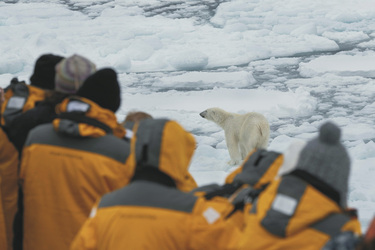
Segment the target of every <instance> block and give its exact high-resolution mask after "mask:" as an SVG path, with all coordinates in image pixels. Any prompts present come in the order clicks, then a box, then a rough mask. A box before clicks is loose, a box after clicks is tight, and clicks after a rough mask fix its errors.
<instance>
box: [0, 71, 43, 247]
mask: <svg viewBox="0 0 375 250" xmlns="http://www.w3.org/2000/svg"><path fill="white" fill-rule="evenodd" d="M4 97H5V100H4V102H3V103H2V105H1V112H0V114H1V119H0V123H1V128H0V138H1V142H0V178H1V184H0V192H1V195H0V198H1V204H0V206H2V216H3V217H4V220H3V221H2V222H0V227H2V228H4V233H5V239H6V240H5V241H4V244H6V245H7V247H6V248H1V249H12V241H13V220H14V217H15V214H16V212H17V199H18V167H19V154H18V151H17V150H16V148H15V147H14V145H13V143H12V142H10V141H9V139H8V136H7V134H6V131H5V130H6V128H7V127H9V126H11V123H12V121H13V119H14V118H15V117H17V116H18V115H21V114H22V113H23V112H26V111H27V110H30V109H32V108H33V107H35V103H36V102H38V101H41V100H43V99H44V98H45V91H44V90H42V89H40V88H37V87H34V86H30V85H27V84H26V83H25V82H18V80H17V79H16V78H14V79H13V80H12V82H11V84H10V85H9V86H8V87H7V88H6V90H5V96H4Z"/></svg>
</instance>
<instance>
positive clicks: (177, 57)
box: [0, 0, 375, 230]
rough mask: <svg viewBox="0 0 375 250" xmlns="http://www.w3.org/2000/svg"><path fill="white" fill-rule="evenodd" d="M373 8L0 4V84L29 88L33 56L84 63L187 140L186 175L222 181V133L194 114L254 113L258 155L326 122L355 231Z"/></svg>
mask: <svg viewBox="0 0 375 250" xmlns="http://www.w3.org/2000/svg"><path fill="white" fill-rule="evenodd" d="M374 20H375V2H374V1H373V0H361V1H359V0H330V1H327V0H304V1H300V0H232V1H223V0H187V1H177V0H168V1H163V0H147V1H141V0H126V1H125V0H124V1H120V0H101V1H87V0H60V1H47V0H39V1H38V0H29V1H26V0H19V1H17V0H13V1H12V0H5V1H4V0H3V1H1V2H0V39H1V40H0V41H1V42H0V55H1V60H0V87H5V86H7V85H8V83H9V81H10V79H11V78H12V77H13V76H18V77H19V79H21V80H26V81H27V82H28V81H29V77H30V75H31V73H32V70H33V65H34V62H35V60H36V58H38V57H39V56H40V55H41V54H43V53H54V54H59V55H62V56H70V55H72V54H74V53H78V54H81V55H83V56H86V57H88V58H89V59H91V60H92V61H93V62H95V63H96V64H97V66H98V68H102V67H113V68H115V69H116V71H117V72H118V73H119V79H120V81H121V85H122V98H123V101H122V105H121V108H120V110H119V111H118V112H117V114H116V115H117V116H118V119H119V121H122V120H123V119H124V116H125V115H126V113H127V112H129V111H131V110H142V111H145V112H148V113H150V114H151V115H153V116H154V117H167V118H170V119H174V120H177V121H178V122H179V123H180V124H181V125H183V126H184V127H185V128H186V129H187V130H188V131H190V132H192V133H193V134H194V135H195V137H196V140H197V149H196V153H195V155H194V158H193V161H192V164H191V167H190V170H191V172H192V174H193V175H194V177H195V178H196V180H197V182H198V183H199V184H200V185H203V184H207V183H212V182H216V183H223V180H224V178H225V176H226V175H227V174H228V173H229V172H230V171H232V170H233V169H234V167H232V166H229V165H227V162H228V161H229V154H228V152H227V150H226V145H225V140H224V133H223V131H222V130H221V129H220V128H219V127H218V126H216V125H215V124H214V123H212V122H209V121H207V120H204V119H203V118H201V117H200V116H199V113H200V112H201V111H203V110H205V109H206V108H210V107H220V108H223V109H225V110H227V111H231V112H236V113H245V112H250V111H257V112H261V113H263V114H264V115H265V116H266V117H267V118H268V119H269V122H270V124H271V137H270V143H269V149H270V150H275V151H279V152H283V151H284V150H285V149H286V148H287V147H288V146H289V144H290V143H291V142H292V141H293V140H296V139H303V140H308V139H311V138H312V137H314V136H316V135H317V131H318V128H319V126H320V125H321V124H322V123H323V122H325V121H327V120H331V121H334V122H335V123H336V124H338V125H339V126H340V127H341V128H342V132H343V138H342V139H343V143H344V144H345V146H346V147H347V148H348V151H349V153H350V156H351V159H352V171H351V178H350V192H349V205H350V206H353V207H356V208H358V209H359V218H360V221H361V223H362V228H363V230H366V228H367V226H368V224H369V222H370V220H371V219H372V217H373V216H374V214H375V143H374V142H375V21H374Z"/></svg>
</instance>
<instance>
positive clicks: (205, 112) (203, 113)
mask: <svg viewBox="0 0 375 250" xmlns="http://www.w3.org/2000/svg"><path fill="white" fill-rule="evenodd" d="M206 114H207V111H206V110H205V111H203V112H201V113H200V114H199V115H200V116H202V117H203V118H205V117H206Z"/></svg>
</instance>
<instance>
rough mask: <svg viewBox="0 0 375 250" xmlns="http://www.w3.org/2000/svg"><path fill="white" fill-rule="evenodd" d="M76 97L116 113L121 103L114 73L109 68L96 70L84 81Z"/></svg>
mask: <svg viewBox="0 0 375 250" xmlns="http://www.w3.org/2000/svg"><path fill="white" fill-rule="evenodd" d="M77 95H78V96H81V97H85V98H87V99H89V100H91V101H93V102H95V103H96V104H98V105H99V106H101V107H102V108H105V109H109V110H112V111H113V112H116V111H117V110H118V108H119V107H120V102H121V99H120V98H121V97H120V86H119V83H118V81H117V74H116V72H115V71H114V70H113V69H110V68H105V69H101V70H98V71H97V72H95V73H94V74H92V75H91V76H89V77H88V78H87V79H86V80H85V82H84V83H83V85H82V87H81V88H80V89H79V90H78V92H77Z"/></svg>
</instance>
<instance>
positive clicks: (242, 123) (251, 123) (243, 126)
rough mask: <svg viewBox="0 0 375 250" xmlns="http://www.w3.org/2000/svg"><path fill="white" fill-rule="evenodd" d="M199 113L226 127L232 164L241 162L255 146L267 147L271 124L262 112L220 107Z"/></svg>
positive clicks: (230, 162) (226, 137)
mask: <svg viewBox="0 0 375 250" xmlns="http://www.w3.org/2000/svg"><path fill="white" fill-rule="evenodd" d="M199 115H200V116H201V117H203V118H205V119H207V120H210V121H213V122H215V123H216V124H217V125H219V126H220V127H221V128H223V129H224V133H225V141H226V144H227V147H228V151H229V155H230V158H231V160H230V161H229V162H228V163H229V164H230V165H237V164H239V163H241V162H242V160H244V159H245V157H246V156H247V155H248V154H249V152H250V151H251V150H253V149H254V148H258V149H266V148H267V145H268V140H269V136H270V126H269V123H268V121H267V119H266V117H264V116H263V115H262V114H259V113H256V112H250V113H246V114H235V113H230V112H227V111H225V110H222V109H220V108H209V109H207V110H205V111H203V112H201V113H200V114H199Z"/></svg>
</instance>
